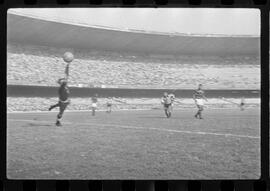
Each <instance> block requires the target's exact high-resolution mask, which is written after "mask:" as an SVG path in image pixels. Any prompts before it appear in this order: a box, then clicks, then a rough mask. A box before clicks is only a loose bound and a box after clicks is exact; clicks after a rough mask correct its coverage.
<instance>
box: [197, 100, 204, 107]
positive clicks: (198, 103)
mask: <svg viewBox="0 0 270 191" xmlns="http://www.w3.org/2000/svg"><path fill="white" fill-rule="evenodd" d="M195 103H196V105H198V106H203V105H204V100H203V99H195Z"/></svg>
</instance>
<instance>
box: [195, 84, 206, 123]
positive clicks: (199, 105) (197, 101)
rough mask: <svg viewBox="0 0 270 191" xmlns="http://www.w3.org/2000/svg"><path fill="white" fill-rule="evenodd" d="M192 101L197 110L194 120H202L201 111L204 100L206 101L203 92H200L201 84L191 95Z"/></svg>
mask: <svg viewBox="0 0 270 191" xmlns="http://www.w3.org/2000/svg"><path fill="white" fill-rule="evenodd" d="M193 99H194V101H195V104H196V106H197V108H198V111H197V113H196V114H195V118H197V119H198V118H199V119H203V118H202V111H203V109H204V100H205V101H207V99H206V97H205V95H204V91H203V90H202V84H199V87H198V89H197V90H195V92H194V94H193Z"/></svg>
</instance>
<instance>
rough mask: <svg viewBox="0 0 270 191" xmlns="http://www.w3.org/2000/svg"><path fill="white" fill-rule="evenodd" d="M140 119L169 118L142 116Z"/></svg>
mask: <svg viewBox="0 0 270 191" xmlns="http://www.w3.org/2000/svg"><path fill="white" fill-rule="evenodd" d="M138 118H144V119H163V118H167V117H165V116H164V117H161V116H141V117H138Z"/></svg>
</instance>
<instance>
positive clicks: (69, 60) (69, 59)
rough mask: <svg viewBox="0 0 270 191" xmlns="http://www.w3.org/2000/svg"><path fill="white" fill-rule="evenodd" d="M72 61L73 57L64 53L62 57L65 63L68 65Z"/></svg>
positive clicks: (68, 53)
mask: <svg viewBox="0 0 270 191" xmlns="http://www.w3.org/2000/svg"><path fill="white" fill-rule="evenodd" d="M73 59H74V56H73V54H72V53H71V52H66V53H65V54H64V55H63V60H64V61H65V62H67V63H70V62H72V60H73Z"/></svg>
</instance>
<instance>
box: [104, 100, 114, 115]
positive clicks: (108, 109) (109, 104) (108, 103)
mask: <svg viewBox="0 0 270 191" xmlns="http://www.w3.org/2000/svg"><path fill="white" fill-rule="evenodd" d="M112 100H113V99H112V98H111V97H109V99H108V101H107V104H106V105H107V111H106V112H107V113H111V112H112Z"/></svg>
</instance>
